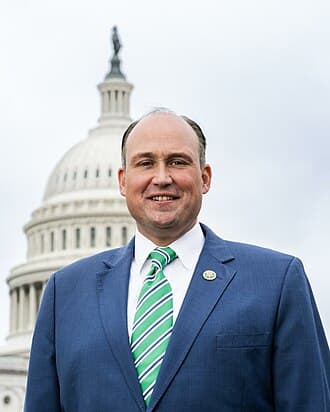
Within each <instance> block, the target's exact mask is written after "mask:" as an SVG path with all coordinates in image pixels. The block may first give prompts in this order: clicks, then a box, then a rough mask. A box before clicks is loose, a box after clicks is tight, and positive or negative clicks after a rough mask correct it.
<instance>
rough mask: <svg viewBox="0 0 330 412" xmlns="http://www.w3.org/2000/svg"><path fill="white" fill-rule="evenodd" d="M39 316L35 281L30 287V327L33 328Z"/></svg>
mask: <svg viewBox="0 0 330 412" xmlns="http://www.w3.org/2000/svg"><path fill="white" fill-rule="evenodd" d="M36 316H37V293H36V287H35V284H34V283H31V284H30V287H29V329H31V330H32V329H33V327H34V323H35V320H36Z"/></svg>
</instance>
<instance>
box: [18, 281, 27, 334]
mask: <svg viewBox="0 0 330 412" xmlns="http://www.w3.org/2000/svg"><path fill="white" fill-rule="evenodd" d="M24 301H25V296H24V287H23V286H20V287H19V288H18V328H17V329H18V330H19V331H20V332H21V331H23V329H24V306H25V305H24V303H25V302H24Z"/></svg>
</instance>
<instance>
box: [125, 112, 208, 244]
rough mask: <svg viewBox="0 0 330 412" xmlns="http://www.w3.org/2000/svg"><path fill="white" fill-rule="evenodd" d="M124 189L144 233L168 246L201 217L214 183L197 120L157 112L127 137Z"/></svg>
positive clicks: (130, 207)
mask: <svg viewBox="0 0 330 412" xmlns="http://www.w3.org/2000/svg"><path fill="white" fill-rule="evenodd" d="M122 154H123V167H122V168H121V169H120V170H119V172H118V177H119V186H120V192H121V194H122V195H123V196H125V197H126V202H127V206H128V209H129V211H130V213H131V215H132V216H133V218H134V219H135V220H136V223H137V226H138V229H139V230H140V232H141V233H142V234H143V235H144V236H146V237H147V238H149V239H150V240H152V241H153V242H154V243H156V244H158V245H159V246H163V245H168V244H170V243H171V242H173V241H174V240H176V239H177V238H179V237H180V236H182V235H183V234H184V233H186V232H187V231H188V230H190V229H191V228H192V227H193V225H194V224H195V223H196V221H197V216H198V214H199V211H200V208H201V204H202V195H203V194H205V193H207V192H208V190H209V187H210V181H211V168H210V166H209V165H207V164H205V137H204V135H203V132H202V130H201V129H200V127H199V126H198V125H197V124H196V123H195V122H193V121H192V120H190V119H188V118H186V117H182V116H177V115H176V114H174V113H172V112H169V111H167V112H164V111H155V112H152V113H150V114H148V115H146V116H144V117H143V118H142V119H140V120H139V121H138V122H135V123H133V126H132V125H130V126H129V127H128V129H127V130H126V132H125V133H124V135H123V143H122Z"/></svg>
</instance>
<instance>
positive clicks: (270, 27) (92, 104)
mask: <svg viewBox="0 0 330 412" xmlns="http://www.w3.org/2000/svg"><path fill="white" fill-rule="evenodd" d="M329 21H330V2H329V1H328V0H324V1H322V0H308V1H306V0H299V1H298V0H285V1H284V0H283V1H282V0H276V1H275V0H260V1H257V0H250V1H249V0H226V1H221V0H216V1H211V0H204V1H202V2H197V1H196V2H194V1H192V0H190V1H188V0H181V1H178V0H166V1H162V2H160V1H146V0H139V1H138V2H134V1H131V2H129V1H127V0H117V1H109V0H93V1H91V0H80V1H78V0H71V1H70V0H65V1H64V0H57V1H56V2H54V1H49V0H3V1H2V2H1V6H0V58H1V64H0V115H1V120H0V138H1V173H0V190H1V214H0V219H1V221H0V227H1V240H0V242H1V259H0V302H1V311H0V343H1V342H3V340H4V338H5V336H6V335H7V333H8V317H9V301H8V298H7V295H8V290H7V286H6V284H5V280H6V278H7V276H8V274H9V271H10V268H11V267H13V266H14V265H17V264H19V263H23V262H24V261H25V253H26V241H25V237H24V235H23V233H22V226H23V225H24V224H25V223H27V221H28V220H29V219H30V214H31V212H32V211H33V210H34V209H36V208H37V207H39V206H40V204H41V201H42V196H43V192H44V189H45V185H46V182H47V178H48V176H49V175H50V173H51V171H52V169H53V167H54V166H55V164H56V162H57V161H58V160H59V159H60V158H61V157H62V156H63V154H64V153H65V152H66V151H67V150H68V149H69V148H70V147H71V146H73V145H74V144H76V143H77V142H78V141H80V140H81V139H83V138H85V137H86V136H87V132H88V129H90V128H92V127H94V126H95V125H96V122H97V118H98V117H99V114H100V113H99V108H100V102H99V94H98V91H97V89H96V85H97V84H98V83H100V82H101V81H102V80H103V77H104V75H105V73H106V71H107V69H108V59H109V57H110V52H111V48H110V29H111V27H112V26H113V25H115V24H116V25H118V29H119V35H120V38H121V41H122V44H123V48H122V50H121V52H120V56H121V58H122V61H123V63H122V69H123V71H124V73H125V74H126V75H127V79H128V80H129V81H130V82H132V83H133V84H134V86H135V88H134V91H133V94H132V99H131V115H132V117H133V118H135V117H137V116H140V115H142V114H143V113H144V112H146V111H148V110H150V109H151V108H152V107H154V106H159V105H161V106H167V107H169V108H171V109H173V110H175V111H177V112H178V113H181V114H187V115H188V116H190V117H192V118H194V119H195V120H197V121H198V122H199V123H200V124H201V126H202V127H203V129H204V131H205V133H206V135H207V139H208V160H209V162H210V163H211V164H212V165H213V170H214V180H213V187H212V190H211V192H210V193H209V194H208V195H207V196H206V197H205V199H204V208H203V212H202V217H201V218H202V220H203V221H204V222H205V223H206V224H208V225H209V226H211V227H212V228H214V229H215V230H216V231H217V233H218V234H219V235H220V236H221V237H224V238H227V239H232V240H239V241H243V242H249V243H256V244H259V245H262V246H268V247H271V248H274V249H278V250H281V251H284V252H288V253H291V254H294V255H296V256H299V257H300V258H301V259H302V260H303V262H304V264H305V268H306V271H307V273H308V276H309V279H310V281H311V284H312V287H313V290H314V294H315V296H316V300H317V303H318V306H319V310H320V312H321V316H322V319H323V322H324V326H325V328H326V330H327V334H328V336H329V335H330V299H329V286H330V273H329V251H330V247H329V244H330V221H329V208H330V166H329V163H330V155H329V153H330V139H329V136H330V115H329V110H330V52H329V44H330V24H329Z"/></svg>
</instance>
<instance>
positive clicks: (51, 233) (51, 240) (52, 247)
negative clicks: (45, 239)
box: [50, 232, 55, 252]
mask: <svg viewBox="0 0 330 412" xmlns="http://www.w3.org/2000/svg"><path fill="white" fill-rule="evenodd" d="M54 240H55V239H54V232H50V251H51V252H54V243H55V241H54Z"/></svg>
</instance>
